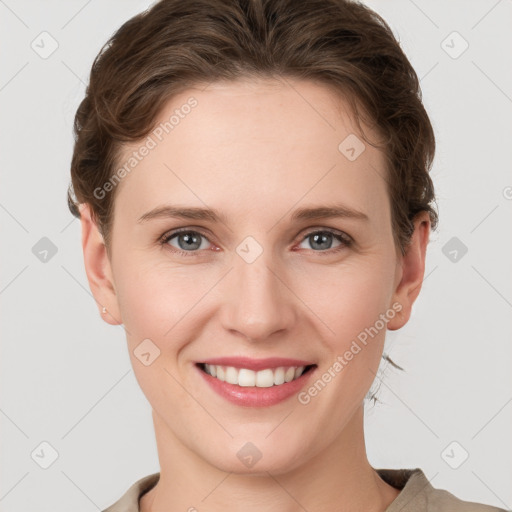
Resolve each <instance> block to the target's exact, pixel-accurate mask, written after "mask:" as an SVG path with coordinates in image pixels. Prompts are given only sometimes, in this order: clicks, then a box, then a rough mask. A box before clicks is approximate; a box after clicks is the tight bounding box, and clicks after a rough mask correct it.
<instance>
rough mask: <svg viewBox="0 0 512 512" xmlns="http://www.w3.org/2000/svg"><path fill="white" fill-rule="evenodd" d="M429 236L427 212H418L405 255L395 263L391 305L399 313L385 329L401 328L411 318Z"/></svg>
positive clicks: (420, 282) (422, 272) (421, 278)
mask: <svg viewBox="0 0 512 512" xmlns="http://www.w3.org/2000/svg"><path fill="white" fill-rule="evenodd" d="M429 235H430V217H429V214H428V212H420V213H419V214H418V215H417V216H416V217H415V218H414V233H413V234H412V237H411V243H410V244H409V246H408V248H407V250H406V253H405V254H404V255H403V256H402V257H401V259H400V261H399V262H397V268H396V276H397V279H396V288H395V292H394V294H393V300H392V301H391V304H394V303H398V304H400V306H401V309H400V312H399V314H398V315H396V316H395V317H394V318H393V319H392V320H390V321H389V322H388V326H387V328H388V329H389V330H390V331H394V330H397V329H400V328H401V327H403V326H404V325H405V324H406V323H407V322H408V321H409V318H410V316H411V311H412V306H413V304H414V301H415V300H416V298H417V297H418V295H419V293H420V290H421V285H422V283H423V279H424V275H425V255H426V251H427V245H428V241H429Z"/></svg>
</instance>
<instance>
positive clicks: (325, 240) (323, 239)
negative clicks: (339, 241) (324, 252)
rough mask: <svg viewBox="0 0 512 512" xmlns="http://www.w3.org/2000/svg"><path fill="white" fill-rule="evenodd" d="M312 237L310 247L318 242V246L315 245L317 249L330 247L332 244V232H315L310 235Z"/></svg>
mask: <svg viewBox="0 0 512 512" xmlns="http://www.w3.org/2000/svg"><path fill="white" fill-rule="evenodd" d="M310 238H312V239H313V242H312V244H311V246H312V247H314V244H316V243H318V244H319V245H320V247H317V248H319V249H330V248H331V245H332V234H330V233H316V234H314V235H311V237H310Z"/></svg>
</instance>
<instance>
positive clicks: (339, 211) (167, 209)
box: [137, 205, 369, 224]
mask: <svg viewBox="0 0 512 512" xmlns="http://www.w3.org/2000/svg"><path fill="white" fill-rule="evenodd" d="M165 218H176V219H188V220H208V221H211V222H222V223H224V224H226V223H227V218H226V217H225V216H224V215H222V214H221V213H220V212H218V211H217V210H215V209H211V208H197V207H178V206H171V205H164V206H158V207H157V208H154V209H153V210H151V211H149V212H146V213H145V214H144V215H142V216H141V217H140V218H139V219H138V221H137V222H139V223H142V222H147V221H149V220H151V219H165ZM327 218H349V219H355V220H362V221H368V220H369V219H368V216H367V215H366V214H365V213H363V212H361V211H358V210H354V209H352V208H349V207H347V206H344V205H334V206H318V207H309V208H299V209H297V210H295V212H294V213H293V214H292V216H291V220H292V221H300V220H314V219H327Z"/></svg>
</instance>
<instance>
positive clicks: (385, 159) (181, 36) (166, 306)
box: [68, 0, 499, 512]
mask: <svg viewBox="0 0 512 512" xmlns="http://www.w3.org/2000/svg"><path fill="white" fill-rule="evenodd" d="M420 98H421V96H420V90H419V84H418V79H417V76H416V74H415V72H414V70H413V69H412V67H411V65H410V63H409V61H408V60H407V58H406V56H405V55H404V53H403V52H402V50H401V49H400V47H399V45H398V43H397V41H396V40H395V38H394V36H393V34H392V32H391V30H390V29H389V27H388V26H387V25H386V23H385V22H384V21H383V20H382V19H381V18H380V17H379V16H378V15H377V14H375V13H374V12H373V11H371V10H370V9H368V8H367V7H364V6H363V5H359V4H357V3H354V2H349V1H343V0H322V1H320V0H316V1H315V0H307V1H301V2H294V1H291V0H252V1H232V0H216V1H213V0H208V1H206V0H203V1H201V0H189V1H187V2H181V1H178V0H162V1H160V2H158V3H156V4H155V5H154V6H153V7H152V8H151V9H149V10H148V11H146V12H144V13H142V14H140V15H138V16H135V17H134V18H132V19H131V20H129V21H128V22H127V23H125V24H124V25H123V26H122V27H121V28H120V29H119V30H118V31H117V32H116V34H114V36H113V37H112V38H111V40H110V41H109V42H108V43H107V44H106V45H105V47H104V49H103V50H102V52H100V55H99V56H98V57H97V59H96V61H95V62H94V64H93V68H92V71H91V77H90V85H89V87H88V89H87V95H86V98H85V99H84V100H83V102H82V103H81V105H80V107H79V109H78V111H77V114H76V120H75V134H76V144H75V149H74V154H73V159H72V169H71V172H72V185H73V191H71V190H70V193H69V196H68V197H69V205H70V209H71V211H72V212H73V214H75V215H77V216H79V217H80V219H81V225H82V245H83V251H84V262H85V268H86V273H87V277H88V280H89V284H90V287H91V290H92V292H93V294H94V297H95V299H96V301H97V303H98V306H99V310H100V312H101V315H102V317H103V318H104V319H105V321H107V322H108V323H110V324H112V325H118V324H123V325H124V328H125V330H126V335H127V341H128V345H129V352H130V358H131V361H132V365H133V369H134V372H135V375H136V378H137V380H138V382H139V384H140V386H141V389H142V391H143V392H144V394H145V396H146V397H147V399H148V401H149V402H150V404H151V406H152V409H153V422H154V427H155V435H156V440H157V448H158V454H159V462H160V472H159V473H155V474H153V475H149V476H147V477H145V478H143V479H141V480H139V481H138V482H136V483H134V484H133V486H132V487H131V488H130V489H129V490H128V491H127V492H126V493H125V495H124V496H122V497H121V498H120V499H119V500H118V501H117V502H116V503H114V504H113V505H112V506H110V507H109V508H107V509H106V510H107V511H108V512H115V511H121V510H122V511H128V510H129V511H136V510H141V511H143V512H154V511H160V510H169V511H170V510H196V509H197V510H206V509H207V510H240V509H242V508H243V509H245V510H267V511H270V510H279V511H282V510H290V511H291V510H309V511H313V510H315V511H316V510H318V511H320V510H321V511H334V510H372V511H373V510H375V511H384V510H386V511H388V512H397V511H399V510H404V511H405V510H415V511H426V510H446V511H448V510H450V511H457V510H467V509H471V510H475V511H476V510H478V511H497V510H499V509H497V508H494V507H490V506H486V505H481V504H476V503H469V502H466V501H463V500H460V499H458V498H457V497H455V496H454V495H452V494H450V493H448V492H447V491H444V490H439V489H435V488H434V487H432V485H431V484H430V483H429V482H428V480H427V479H426V477H425V475H424V474H423V472H422V470H421V469H420V468H415V469H403V470H391V469H389V470H385V469H378V470H376V469H374V468H372V467H371V465H370V464H369V462H368V459H367V456H366V450H365V440H364V431H363V430H364V429H363V405H364V400H365V399H366V398H367V396H368V391H369V389H370V386H371V384H372V382H373V380H374V378H375V374H376V371H377V369H378V367H379V362H380V360H381V358H382V355H383V347H384V340H385V333H386V330H387V329H389V330H396V329H400V328H401V327H403V326H404V325H405V324H406V323H407V321H408V319H409V317H410V314H411V308H412V305H413V303H414V301H415V300H416V298H417V296H418V294H419V292H420V289H421V284H422V280H423V278H424V269H425V254H426V247H427V244H428V240H429V234H430V230H431V229H435V227H436V224H437V213H436V210H435V208H434V206H433V203H434V189H433V185H432V181H431V179H430V176H429V173H428V172H429V169H430V167H431V164H432V160H433V157H434V150H435V140H434V134H433V130H432V127H431V124H430V121H429V118H428V116H427V114H426V112H425V110H424V107H423V105H422V103H421V99H420ZM71 192H73V193H74V195H75V196H76V197H75V198H73V197H72V195H71ZM212 490H213V491H212ZM196 507H197V508H196Z"/></svg>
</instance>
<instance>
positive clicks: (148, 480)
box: [102, 473, 160, 512]
mask: <svg viewBox="0 0 512 512" xmlns="http://www.w3.org/2000/svg"><path fill="white" fill-rule="evenodd" d="M159 479H160V473H153V474H151V475H148V476H145V477H143V478H141V479H139V480H137V481H136V482H135V483H134V484H132V486H131V487H130V488H129V489H128V490H127V491H126V492H125V493H124V494H123V495H122V496H121V497H120V498H119V499H118V500H117V501H116V502H115V503H113V504H112V505H110V506H109V507H108V508H106V509H104V510H103V511H102V512H139V500H140V498H141V496H142V495H143V494H144V493H146V492H148V491H149V490H150V489H152V488H153V487H154V486H155V485H156V484H157V483H158V480H159Z"/></svg>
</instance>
